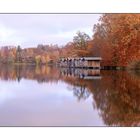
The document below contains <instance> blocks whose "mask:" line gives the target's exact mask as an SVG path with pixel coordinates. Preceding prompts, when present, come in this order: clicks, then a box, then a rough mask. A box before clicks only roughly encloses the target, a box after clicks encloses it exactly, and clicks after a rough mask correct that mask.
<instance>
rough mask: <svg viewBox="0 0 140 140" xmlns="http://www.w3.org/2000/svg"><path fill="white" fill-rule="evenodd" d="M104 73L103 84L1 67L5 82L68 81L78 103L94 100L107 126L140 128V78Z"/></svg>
mask: <svg viewBox="0 0 140 140" xmlns="http://www.w3.org/2000/svg"><path fill="white" fill-rule="evenodd" d="M129 73H130V74H128V73H127V72H125V71H102V72H101V75H102V79H100V80H96V79H93V80H84V79H80V78H77V77H74V76H73V75H72V76H63V75H61V73H60V71H59V69H56V68H53V67H52V68H51V67H46V66H42V67H35V66H9V65H5V66H0V78H1V79H3V80H17V81H20V80H21V79H22V78H24V79H33V80H37V81H38V82H39V83H42V82H55V83H57V82H58V81H64V82H66V83H67V84H68V85H69V86H70V87H71V90H72V91H73V93H74V96H75V97H77V99H78V100H81V99H84V100H85V99H87V98H88V97H89V96H90V95H92V97H93V102H94V107H95V108H97V109H98V110H99V114H100V116H101V117H102V119H103V121H104V123H105V124H106V125H111V126H112V125H117V126H139V125H140V77H139V76H137V72H135V73H134V72H129Z"/></svg>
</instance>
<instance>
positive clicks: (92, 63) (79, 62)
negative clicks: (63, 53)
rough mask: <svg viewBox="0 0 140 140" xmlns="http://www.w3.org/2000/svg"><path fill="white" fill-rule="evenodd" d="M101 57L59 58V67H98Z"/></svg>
mask: <svg viewBox="0 0 140 140" xmlns="http://www.w3.org/2000/svg"><path fill="white" fill-rule="evenodd" d="M101 60H102V58H101V57H81V58H61V59H60V61H59V66H60V67H66V68H92V69H100V68H101V66H100V62H101Z"/></svg>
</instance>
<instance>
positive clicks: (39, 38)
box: [0, 14, 101, 48]
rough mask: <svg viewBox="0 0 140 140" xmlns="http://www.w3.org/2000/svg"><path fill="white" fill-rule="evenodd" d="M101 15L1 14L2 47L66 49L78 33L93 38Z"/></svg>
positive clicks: (0, 33)
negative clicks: (94, 28)
mask: <svg viewBox="0 0 140 140" xmlns="http://www.w3.org/2000/svg"><path fill="white" fill-rule="evenodd" d="M100 16H101V15H99V14H0V46H5V45H21V47H22V48H25V47H36V46H37V45H38V44H58V45H65V44H66V43H67V42H69V41H72V39H73V36H74V35H75V34H76V32H77V31H78V30H80V31H83V32H85V33H87V34H88V35H90V36H92V35H93V31H92V30H93V25H94V24H96V23H97V22H98V19H99V17H100Z"/></svg>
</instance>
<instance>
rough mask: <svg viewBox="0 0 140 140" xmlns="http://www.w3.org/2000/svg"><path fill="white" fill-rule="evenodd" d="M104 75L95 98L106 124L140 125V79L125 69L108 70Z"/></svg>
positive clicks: (95, 92)
mask: <svg viewBox="0 0 140 140" xmlns="http://www.w3.org/2000/svg"><path fill="white" fill-rule="evenodd" d="M103 75H104V76H103V78H102V79H101V80H100V82H99V84H98V87H99V88H98V87H97V88H95V89H94V94H93V98H94V100H95V103H96V107H97V108H98V109H99V110H100V115H101V117H102V118H103V120H104V122H105V124H107V125H117V126H135V125H140V79H135V78H134V77H133V76H131V75H128V74H127V73H126V72H124V71H121V72H109V71H108V72H104V74H103ZM90 89H91V91H92V88H90Z"/></svg>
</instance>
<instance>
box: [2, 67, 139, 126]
mask: <svg viewBox="0 0 140 140" xmlns="http://www.w3.org/2000/svg"><path fill="white" fill-rule="evenodd" d="M0 79H1V80H0V85H1V87H0V92H1V95H0V102H2V103H1V104H0V114H1V116H0V125H4V126H6V125H11V126H15V125H16V126H20V125H22V126H23V125H25V126H34V125H35V126H77V125H78V126H81V125H82V126H104V125H109V126H139V125H140V77H139V72H132V71H130V72H126V71H101V72H100V70H81V69H59V68H55V67H46V66H41V67H39V66H38V67H35V66H10V65H9V66H8V65H4V66H1V67H0ZM36 81H37V82H36ZM15 82H16V83H15ZM29 92H30V93H29ZM9 93H10V94H9ZM11 93H13V94H11ZM19 93H21V94H19ZM71 93H72V94H71ZM5 96H6V97H8V100H6V101H5ZM75 99H76V100H75ZM1 100H3V101H1ZM77 101H78V102H77ZM3 102H4V103H3ZM91 103H92V108H91ZM12 107H13V108H12ZM7 110H8V111H7ZM12 114H13V116H12V118H13V119H10V118H9V115H12ZM23 114H24V115H25V116H24V117H23V116H21V115H23ZM56 116H57V117H56ZM23 118H24V119H23ZM14 120H15V121H14Z"/></svg>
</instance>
